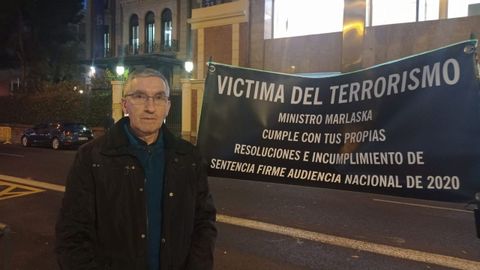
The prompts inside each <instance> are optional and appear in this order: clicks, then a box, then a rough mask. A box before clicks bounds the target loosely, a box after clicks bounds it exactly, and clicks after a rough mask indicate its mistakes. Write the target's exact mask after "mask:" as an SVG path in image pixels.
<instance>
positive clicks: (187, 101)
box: [180, 79, 192, 141]
mask: <svg viewBox="0 0 480 270" xmlns="http://www.w3.org/2000/svg"><path fill="white" fill-rule="evenodd" d="M180 82H181V83H182V132H181V136H182V138H183V139H185V140H187V141H190V133H191V131H192V129H191V126H192V119H191V115H192V84H191V83H190V79H180Z"/></svg>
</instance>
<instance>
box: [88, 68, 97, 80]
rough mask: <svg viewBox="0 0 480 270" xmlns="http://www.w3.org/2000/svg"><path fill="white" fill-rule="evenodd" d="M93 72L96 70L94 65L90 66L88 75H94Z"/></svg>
mask: <svg viewBox="0 0 480 270" xmlns="http://www.w3.org/2000/svg"><path fill="white" fill-rule="evenodd" d="M95 72H96V70H95V67H94V66H90V72H89V73H88V76H90V77H93V76H95Z"/></svg>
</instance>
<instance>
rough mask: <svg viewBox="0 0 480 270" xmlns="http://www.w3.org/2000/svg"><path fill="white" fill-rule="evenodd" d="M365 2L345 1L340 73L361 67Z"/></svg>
mask: <svg viewBox="0 0 480 270" xmlns="http://www.w3.org/2000/svg"><path fill="white" fill-rule="evenodd" d="M365 12H366V2H365V0H345V8H344V11H343V31H342V72H350V71H355V70H359V69H361V68H362V67H363V42H364V38H365V16H366V14H365Z"/></svg>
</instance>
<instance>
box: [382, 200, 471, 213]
mask: <svg viewBox="0 0 480 270" xmlns="http://www.w3.org/2000/svg"><path fill="white" fill-rule="evenodd" d="M373 200H374V201H376V202H383V203H392V204H401V205H408V206H415V207H423V208H432V209H440V210H448V211H456V212H462V213H472V211H471V210H463V209H455V208H449V207H441V206H433V205H428V204H419V203H406V202H399V201H390V200H382V199H373Z"/></svg>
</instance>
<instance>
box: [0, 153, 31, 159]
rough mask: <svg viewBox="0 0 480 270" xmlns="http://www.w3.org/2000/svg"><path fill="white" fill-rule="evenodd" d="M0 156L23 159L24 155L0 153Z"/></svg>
mask: <svg viewBox="0 0 480 270" xmlns="http://www.w3.org/2000/svg"><path fill="white" fill-rule="evenodd" d="M0 156H7V157H19V158H23V157H25V156H24V155H17V154H10V153H0Z"/></svg>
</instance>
